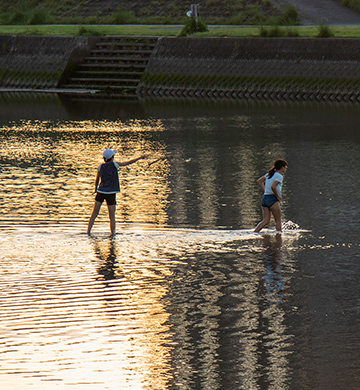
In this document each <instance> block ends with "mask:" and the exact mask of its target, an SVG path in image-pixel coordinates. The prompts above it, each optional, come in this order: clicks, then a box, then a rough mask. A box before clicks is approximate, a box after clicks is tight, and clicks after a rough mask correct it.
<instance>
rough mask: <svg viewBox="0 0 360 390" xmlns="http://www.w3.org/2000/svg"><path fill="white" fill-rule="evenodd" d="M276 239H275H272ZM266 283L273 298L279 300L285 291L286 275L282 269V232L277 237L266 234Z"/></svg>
mask: <svg viewBox="0 0 360 390" xmlns="http://www.w3.org/2000/svg"><path fill="white" fill-rule="evenodd" d="M272 239H274V240H272ZM263 246H264V249H265V251H264V265H265V275H264V285H265V288H266V290H267V291H268V293H269V294H272V299H275V301H276V302H278V301H279V300H280V299H281V298H282V295H283V291H284V288H285V286H284V276H283V275H282V269H281V264H280V260H281V247H282V238H281V235H280V234H277V235H276V236H275V237H274V236H270V235H264V244H263Z"/></svg>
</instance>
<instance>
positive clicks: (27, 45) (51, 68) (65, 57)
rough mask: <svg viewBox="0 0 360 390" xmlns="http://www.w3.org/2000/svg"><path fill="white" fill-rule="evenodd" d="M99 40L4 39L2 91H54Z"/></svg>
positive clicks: (1, 45) (0, 70) (0, 50)
mask: <svg viewBox="0 0 360 390" xmlns="http://www.w3.org/2000/svg"><path fill="white" fill-rule="evenodd" d="M97 39H98V38H92V37H53V36H23V35H1V36H0V88H37V89H41V88H55V87H56V86H57V85H58V83H59V80H60V78H61V77H63V76H64V74H66V72H65V70H66V69H67V68H71V65H72V64H76V63H78V62H80V61H81V60H82V58H83V57H84V56H86V55H87V54H88V53H89V51H90V49H91V47H92V46H93V45H94V44H95V42H96V41H97ZM64 72H65V73H64Z"/></svg>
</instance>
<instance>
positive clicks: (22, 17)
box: [9, 10, 29, 25]
mask: <svg viewBox="0 0 360 390" xmlns="http://www.w3.org/2000/svg"><path fill="white" fill-rule="evenodd" d="M28 20H29V15H28V13H27V12H24V11H22V10H16V11H15V12H13V13H12V14H11V15H10V18H9V24H20V25H21V24H27V22H28Z"/></svg>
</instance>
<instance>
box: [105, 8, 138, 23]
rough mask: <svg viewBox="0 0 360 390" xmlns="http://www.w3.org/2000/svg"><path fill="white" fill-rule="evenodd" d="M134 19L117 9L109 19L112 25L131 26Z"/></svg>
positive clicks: (129, 14) (131, 15) (128, 13)
mask: <svg viewBox="0 0 360 390" xmlns="http://www.w3.org/2000/svg"><path fill="white" fill-rule="evenodd" d="M136 22H137V19H136V17H135V16H134V15H133V14H132V13H130V12H127V11H124V10H122V9H119V10H118V11H117V12H116V13H115V14H114V15H113V16H112V17H111V19H110V23H112V24H133V23H136Z"/></svg>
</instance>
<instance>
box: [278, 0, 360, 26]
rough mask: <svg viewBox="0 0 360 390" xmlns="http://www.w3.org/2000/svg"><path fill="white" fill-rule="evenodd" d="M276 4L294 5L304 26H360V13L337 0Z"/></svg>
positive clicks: (282, 3) (304, 0)
mask: <svg viewBox="0 0 360 390" xmlns="http://www.w3.org/2000/svg"><path fill="white" fill-rule="evenodd" d="M273 2H274V3H275V4H279V5H281V6H284V5H285V4H290V5H294V6H295V7H296V8H297V9H298V11H299V13H300V16H301V22H302V24H304V25H312V24H315V25H318V24H319V23H320V22H323V23H326V24H340V25H345V24H360V13H358V12H356V11H353V10H351V9H349V8H347V7H345V6H343V5H342V4H341V3H340V2H339V1H336V0H287V1H285V0H274V1H273Z"/></svg>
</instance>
